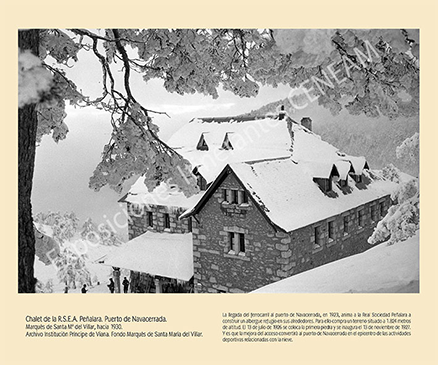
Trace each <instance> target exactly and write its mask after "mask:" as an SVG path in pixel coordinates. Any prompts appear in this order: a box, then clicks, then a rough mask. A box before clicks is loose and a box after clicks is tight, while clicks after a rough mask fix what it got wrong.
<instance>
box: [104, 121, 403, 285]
mask: <svg viewBox="0 0 438 365" xmlns="http://www.w3.org/2000/svg"><path fill="white" fill-rule="evenodd" d="M168 144H169V145H170V146H172V147H173V148H174V149H175V150H176V151H178V152H179V153H180V154H181V155H182V156H183V157H184V158H186V159H187V160H188V161H190V163H191V165H192V167H193V174H194V175H195V176H196V177H197V181H198V185H199V188H200V193H199V194H196V195H195V196H192V197H190V198H187V197H185V196H184V194H183V193H182V192H181V191H179V189H178V187H177V186H172V185H168V184H166V183H164V182H162V183H161V184H160V185H159V186H158V187H157V188H156V189H155V190H154V191H152V192H149V191H148V190H147V188H146V187H145V185H144V183H143V181H144V179H143V178H139V179H138V181H137V182H136V183H135V184H134V185H133V186H132V187H131V190H130V191H129V193H128V194H126V195H125V196H124V197H123V198H122V199H121V201H122V202H125V203H126V204H127V209H128V213H129V217H130V219H129V241H128V242H127V243H126V244H125V245H123V246H122V247H121V248H120V249H119V250H115V251H114V252H113V253H112V254H111V255H110V256H108V257H107V258H106V259H105V264H107V265H111V266H113V267H114V268H115V270H116V271H115V272H117V270H118V269H119V268H125V269H129V270H131V291H133V292H195V293H242V292H250V291H253V290H255V289H257V288H260V287H262V286H265V285H267V284H270V283H272V282H275V281H279V280H281V279H283V278H286V277H289V276H292V275H295V274H298V273H300V272H303V271H306V270H310V269H312V268H315V267H317V266H320V265H324V264H326V263H329V262H331V261H335V260H338V259H340V258H343V257H347V256H350V255H353V254H357V253H360V252H363V251H365V250H367V249H368V248H370V247H371V246H370V245H369V244H368V243H367V239H368V237H369V236H370V235H371V234H372V232H373V230H374V228H375V226H376V224H377V222H378V221H379V220H380V219H381V218H382V217H383V216H384V215H385V214H386V212H387V209H388V208H389V206H390V204H391V200H390V195H391V192H392V191H393V190H394V188H395V184H394V183H392V182H389V181H386V180H384V179H383V178H382V177H381V176H380V175H379V173H378V172H375V171H371V170H370V169H369V166H368V163H367V161H366V159H365V158H364V157H354V156H348V155H346V154H344V153H342V152H340V151H338V149H337V148H335V147H334V146H332V145H330V144H329V143H327V142H325V141H322V140H321V138H320V137H319V136H318V135H316V134H315V133H313V132H312V121H311V120H310V118H303V119H302V120H301V122H300V123H296V122H295V121H293V120H292V119H291V118H289V117H288V116H285V115H284V114H282V113H280V115H279V116H277V117H272V118H262V119H256V118H254V117H252V118H235V119H232V118H216V119H213V118H208V119H194V120H192V121H190V122H189V123H187V124H186V125H185V126H183V127H182V128H181V129H180V130H179V131H177V132H176V133H175V135H173V136H172V137H171V138H170V140H169V141H168ZM116 275H117V274H116ZM116 278H117V277H116Z"/></svg>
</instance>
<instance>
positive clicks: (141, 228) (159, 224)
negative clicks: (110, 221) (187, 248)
mask: <svg viewBox="0 0 438 365" xmlns="http://www.w3.org/2000/svg"><path fill="white" fill-rule="evenodd" d="M127 204H128V205H127V209H128V214H129V221H128V237H129V239H130V240H131V239H133V238H135V237H138V236H140V235H142V234H143V233H145V232H146V231H153V232H169V233H187V232H189V220H188V219H179V216H180V215H181V214H182V213H183V212H184V211H185V210H186V209H185V208H178V207H166V206H163V205H142V206H137V205H133V204H131V203H127ZM148 212H152V220H153V226H148V215H147V213H148ZM165 214H169V219H170V227H169V228H165V222H164V220H165V218H164V217H165ZM192 222H193V227H196V221H195V220H194V219H192Z"/></svg>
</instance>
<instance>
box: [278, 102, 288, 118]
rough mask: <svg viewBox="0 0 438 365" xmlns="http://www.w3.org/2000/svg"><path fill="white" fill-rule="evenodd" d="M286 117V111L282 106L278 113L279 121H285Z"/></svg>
mask: <svg viewBox="0 0 438 365" xmlns="http://www.w3.org/2000/svg"><path fill="white" fill-rule="evenodd" d="M285 116H286V112H285V111H284V105H282V106H281V108H280V112H279V113H278V119H279V120H283V119H284V117H285Z"/></svg>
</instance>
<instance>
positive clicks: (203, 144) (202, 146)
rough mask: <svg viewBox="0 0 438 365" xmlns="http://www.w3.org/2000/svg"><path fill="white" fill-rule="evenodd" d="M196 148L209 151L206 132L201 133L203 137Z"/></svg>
mask: <svg viewBox="0 0 438 365" xmlns="http://www.w3.org/2000/svg"><path fill="white" fill-rule="evenodd" d="M196 149H197V150H199V151H208V145H207V142H205V139H204V134H201V138H200V139H199V142H198V145H197V146H196Z"/></svg>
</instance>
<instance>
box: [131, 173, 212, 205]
mask: <svg viewBox="0 0 438 365" xmlns="http://www.w3.org/2000/svg"><path fill="white" fill-rule="evenodd" d="M203 193H204V192H200V193H199V194H195V195H192V196H191V197H189V198H187V197H186V196H185V195H184V193H183V192H181V191H180V190H179V189H178V187H176V186H169V185H168V184H167V183H165V182H162V183H161V184H160V185H159V186H157V187H156V188H155V189H154V190H153V191H152V192H149V191H148V189H147V187H146V185H145V184H144V177H140V178H139V179H138V180H137V181H136V182H135V183H134V184H133V185H132V186H131V189H130V190H129V193H128V194H127V195H126V197H125V198H124V199H123V200H124V201H127V202H130V203H133V204H144V205H163V206H168V207H181V208H189V207H191V206H192V205H193V204H195V203H196V202H197V201H198V200H199V198H200V197H201V196H202V194H203Z"/></svg>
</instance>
